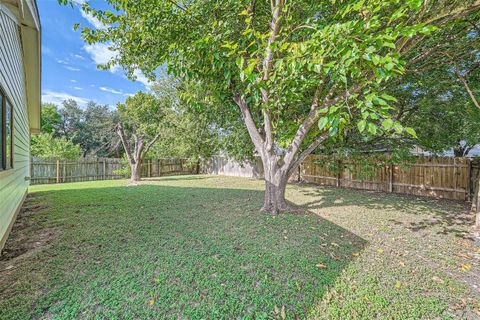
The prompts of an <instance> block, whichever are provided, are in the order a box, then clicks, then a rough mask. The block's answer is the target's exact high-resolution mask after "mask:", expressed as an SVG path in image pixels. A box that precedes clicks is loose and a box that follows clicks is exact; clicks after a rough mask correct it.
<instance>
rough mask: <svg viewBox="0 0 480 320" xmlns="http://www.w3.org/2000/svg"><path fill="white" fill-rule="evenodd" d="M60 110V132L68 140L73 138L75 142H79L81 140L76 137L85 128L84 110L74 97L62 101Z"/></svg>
mask: <svg viewBox="0 0 480 320" xmlns="http://www.w3.org/2000/svg"><path fill="white" fill-rule="evenodd" d="M58 112H59V113H60V117H61V124H60V130H59V133H60V134H61V135H62V136H64V137H65V138H67V139H68V140H72V141H74V143H79V142H80V141H79V140H77V139H76V136H77V135H78V133H79V132H81V131H82V130H83V127H82V117H83V110H82V109H81V108H80V106H79V105H78V103H77V101H75V100H72V99H68V100H64V101H63V102H62V107H61V108H59V110H58Z"/></svg>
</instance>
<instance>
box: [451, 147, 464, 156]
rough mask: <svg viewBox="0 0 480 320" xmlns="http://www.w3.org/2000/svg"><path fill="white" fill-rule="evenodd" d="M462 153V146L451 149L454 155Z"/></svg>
mask: <svg viewBox="0 0 480 320" xmlns="http://www.w3.org/2000/svg"><path fill="white" fill-rule="evenodd" d="M464 154H465V148H464V147H462V146H458V147H456V148H454V149H453V155H454V156H455V157H463V156H464Z"/></svg>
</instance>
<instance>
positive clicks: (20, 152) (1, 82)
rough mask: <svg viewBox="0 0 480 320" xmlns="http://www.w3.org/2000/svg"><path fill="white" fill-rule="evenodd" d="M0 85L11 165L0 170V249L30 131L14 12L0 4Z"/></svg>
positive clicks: (19, 189) (25, 163)
mask: <svg viewBox="0 0 480 320" xmlns="http://www.w3.org/2000/svg"><path fill="white" fill-rule="evenodd" d="M0 43H1V45H0V86H1V87H2V89H3V91H4V92H5V93H6V95H7V96H8V98H9V100H10V101H11V103H12V105H13V109H14V113H13V117H14V122H13V139H14V140H13V141H14V146H13V169H12V170H7V171H0V250H1V249H2V248H3V245H4V244H5V241H6V238H7V236H8V233H9V231H10V228H11V226H12V224H13V221H14V219H15V215H16V213H17V212H18V210H19V208H20V206H21V204H22V202H23V199H24V196H25V194H26V191H27V188H28V180H26V179H25V178H26V177H28V176H29V175H30V172H29V171H30V162H29V158H30V133H29V125H28V117H27V104H26V94H25V78H24V74H25V73H24V66H23V59H22V46H21V39H20V29H19V26H18V24H17V22H16V19H15V16H14V15H13V14H12V13H11V12H10V11H9V10H8V8H7V7H6V6H4V5H1V4H0Z"/></svg>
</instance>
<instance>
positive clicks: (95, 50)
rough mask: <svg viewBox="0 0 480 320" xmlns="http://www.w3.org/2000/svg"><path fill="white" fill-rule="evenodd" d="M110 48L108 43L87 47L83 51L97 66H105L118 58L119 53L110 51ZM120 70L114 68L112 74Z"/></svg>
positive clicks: (111, 69) (111, 70)
mask: <svg viewBox="0 0 480 320" xmlns="http://www.w3.org/2000/svg"><path fill="white" fill-rule="evenodd" d="M108 47H109V45H108V44H106V43H94V44H88V45H85V46H84V47H83V49H85V51H86V52H87V53H88V54H89V55H90V57H91V58H92V60H93V61H94V62H95V63H96V64H97V65H98V64H101V65H104V64H107V63H108V62H109V61H110V60H112V59H113V58H115V57H116V56H117V52H115V51H113V50H110V49H109V48H108ZM118 68H119V67H118V66H112V67H111V68H110V72H112V73H114V72H115V71H117V70H118Z"/></svg>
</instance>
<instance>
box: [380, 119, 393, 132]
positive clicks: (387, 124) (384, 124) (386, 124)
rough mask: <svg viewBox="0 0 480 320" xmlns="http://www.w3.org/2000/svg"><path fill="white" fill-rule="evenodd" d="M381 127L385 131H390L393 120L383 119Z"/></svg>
mask: <svg viewBox="0 0 480 320" xmlns="http://www.w3.org/2000/svg"><path fill="white" fill-rule="evenodd" d="M382 127H383V128H384V129H385V130H390V129H391V128H392V127H393V120H392V119H385V120H383V122H382Z"/></svg>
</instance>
